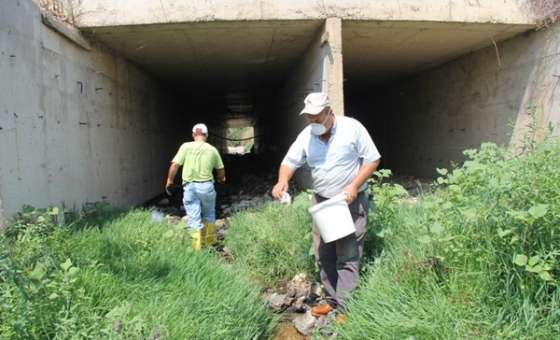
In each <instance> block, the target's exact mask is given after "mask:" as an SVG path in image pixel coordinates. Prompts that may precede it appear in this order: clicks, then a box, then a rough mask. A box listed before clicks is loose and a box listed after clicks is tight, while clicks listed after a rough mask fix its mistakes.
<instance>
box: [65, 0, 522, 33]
mask: <svg viewBox="0 0 560 340" xmlns="http://www.w3.org/2000/svg"><path fill="white" fill-rule="evenodd" d="M518 3H519V1H517V0H500V1H496V0H465V1H449V0H430V1H426V0H376V1H371V0H344V1H340V0H321V1H311V0H308V1H301V0H205V1H200V0H159V1H139V0H119V1H115V0H74V8H75V15H76V20H77V22H78V25H79V26H80V27H96V26H117V25H136V24H150V23H161V22H191V21H214V20H215V21H219V20H234V21H238V20H239V21H243V20H283V19H285V20H303V19H320V18H328V17H339V18H342V19H355V20H395V21H415V20H416V21H446V22H451V21H457V22H484V23H517V24H526V23H530V22H531V21H532V20H531V19H529V18H528V17H527V15H526V13H525V12H524V11H523V9H522V8H521V7H520V6H519V4H518Z"/></svg>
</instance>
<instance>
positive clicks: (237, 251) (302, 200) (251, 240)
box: [225, 193, 315, 286]
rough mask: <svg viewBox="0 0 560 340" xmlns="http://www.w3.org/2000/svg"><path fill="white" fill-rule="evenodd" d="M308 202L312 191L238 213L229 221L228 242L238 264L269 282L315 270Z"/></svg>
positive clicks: (284, 280)
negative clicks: (291, 199)
mask: <svg viewBox="0 0 560 340" xmlns="http://www.w3.org/2000/svg"><path fill="white" fill-rule="evenodd" d="M309 205H310V200H309V194H306V193H302V194H300V195H298V196H297V197H296V198H295V199H294V201H293V203H292V205H289V206H285V205H281V204H279V203H277V202H271V203H268V204H265V205H264V206H261V207H258V208H255V209H252V210H248V211H244V212H239V213H237V214H236V215H234V216H233V217H232V219H231V221H230V228H229V230H228V234H227V237H226V241H225V245H226V247H228V248H229V249H230V250H231V251H232V253H233V255H234V258H235V261H236V262H237V263H239V264H240V265H241V266H243V267H244V268H246V269H247V270H248V271H250V272H251V273H252V276H253V278H254V279H255V280H257V281H258V282H261V283H264V284H267V285H273V286H275V285H279V284H281V283H283V282H286V281H288V280H290V279H291V278H292V277H293V276H294V275H296V274H298V273H301V272H307V273H313V272H314V270H315V269H314V260H313V256H312V254H311V253H310V251H311V243H312V237H311V217H310V215H309V213H308V212H307V208H308V207H309Z"/></svg>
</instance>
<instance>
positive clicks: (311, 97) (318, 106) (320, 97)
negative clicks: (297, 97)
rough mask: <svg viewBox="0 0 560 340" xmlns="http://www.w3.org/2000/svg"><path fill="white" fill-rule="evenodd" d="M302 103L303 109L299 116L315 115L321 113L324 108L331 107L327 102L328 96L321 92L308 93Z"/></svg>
mask: <svg viewBox="0 0 560 340" xmlns="http://www.w3.org/2000/svg"><path fill="white" fill-rule="evenodd" d="M303 102H304V103H305V107H304V108H303V110H301V112H300V113H299V114H300V115H302V114H304V113H307V114H310V115H316V114H319V113H320V112H321V111H323V109H324V108H325V107H327V106H329V105H331V103H330V102H329V96H327V94H326V93H323V92H313V93H310V94H308V95H307V97H305V100H304V101H303Z"/></svg>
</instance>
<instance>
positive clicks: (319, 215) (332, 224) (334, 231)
mask: <svg viewBox="0 0 560 340" xmlns="http://www.w3.org/2000/svg"><path fill="white" fill-rule="evenodd" d="M309 213H310V214H311V216H312V217H313V222H315V225H316V226H317V229H318V230H319V233H320V234H321V238H322V239H323V242H325V243H329V242H332V241H336V240H338V239H341V238H343V237H345V236H348V235H350V234H352V233H355V232H356V227H354V221H352V215H351V214H350V209H348V204H347V203H346V197H345V195H344V194H341V195H336V196H335V197H333V198H331V199H328V200H326V201H324V202H321V203H319V204H316V205H314V206H312V207H311V208H309Z"/></svg>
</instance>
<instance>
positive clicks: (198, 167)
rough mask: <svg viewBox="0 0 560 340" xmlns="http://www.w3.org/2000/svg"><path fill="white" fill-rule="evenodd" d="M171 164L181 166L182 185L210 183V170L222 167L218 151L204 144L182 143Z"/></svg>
mask: <svg viewBox="0 0 560 340" xmlns="http://www.w3.org/2000/svg"><path fill="white" fill-rule="evenodd" d="M172 162H173V163H177V164H179V165H182V166H183V173H182V177H183V183H185V182H203V181H211V180H213V179H214V176H213V175H212V170H213V169H222V168H223V167H224V163H223V162H222V158H221V157H220V153H219V152H218V150H216V148H215V147H213V146H212V145H210V144H208V143H206V142H188V143H183V145H181V147H180V148H179V151H177V154H176V155H175V157H173V160H172Z"/></svg>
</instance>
